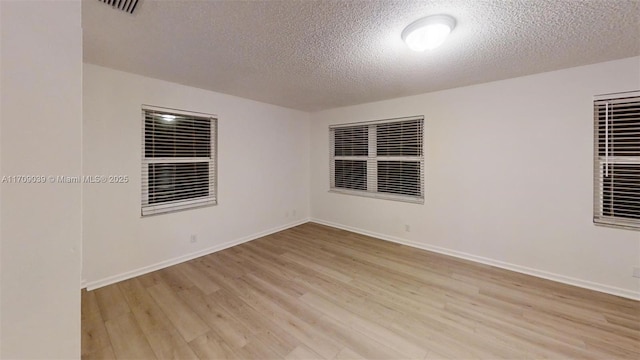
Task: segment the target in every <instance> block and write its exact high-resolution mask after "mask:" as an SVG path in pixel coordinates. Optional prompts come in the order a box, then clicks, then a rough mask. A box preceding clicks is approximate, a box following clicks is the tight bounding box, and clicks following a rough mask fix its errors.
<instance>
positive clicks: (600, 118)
mask: <svg viewBox="0 0 640 360" xmlns="http://www.w3.org/2000/svg"><path fill="white" fill-rule="evenodd" d="M593 107H594V122H595V124H594V134H595V136H594V144H595V146H594V172H595V174H594V211H593V213H594V214H593V221H594V223H596V224H604V225H613V226H619V227H626V228H634V229H640V91H635V92H628V93H622V94H612V95H603V96H598V97H596V99H595V101H594V103H593Z"/></svg>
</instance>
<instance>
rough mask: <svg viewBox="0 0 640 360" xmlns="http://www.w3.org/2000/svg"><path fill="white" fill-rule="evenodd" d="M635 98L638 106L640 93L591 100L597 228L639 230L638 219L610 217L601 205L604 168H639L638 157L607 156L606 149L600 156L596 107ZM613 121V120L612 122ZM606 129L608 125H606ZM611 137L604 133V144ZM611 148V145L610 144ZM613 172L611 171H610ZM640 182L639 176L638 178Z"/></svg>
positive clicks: (616, 94) (594, 204) (595, 221)
mask: <svg viewBox="0 0 640 360" xmlns="http://www.w3.org/2000/svg"><path fill="white" fill-rule="evenodd" d="M634 98H637V99H638V100H637V101H638V106H640V91H629V92H624V93H613V94H604V95H597V96H594V99H593V126H594V129H593V134H594V136H593V144H594V145H593V223H594V224H595V225H598V226H607V227H614V228H623V229H630V230H640V219H633V218H628V217H623V216H610V215H607V214H605V210H604V208H605V206H604V204H603V202H604V197H605V190H604V187H605V175H604V173H605V172H606V170H603V169H604V167H605V166H606V165H607V164H608V165H614V166H615V165H638V166H639V167H640V156H633V155H618V156H610V155H608V149H605V155H604V156H602V155H600V150H601V141H602V135H601V130H600V122H601V118H600V114H599V109H598V106H602V104H603V103H605V104H607V103H608V104H617V103H626V102H628V99H634ZM612 121H613V120H612ZM607 127H608V125H607ZM612 136H613V133H609V132H608V131H607V132H606V133H605V142H608V139H609V138H611V137H612ZM638 137H639V139H638V144H639V145H640V136H638ZM612 146H613V144H612ZM612 171H613V170H612ZM638 181H640V175H639V176H638Z"/></svg>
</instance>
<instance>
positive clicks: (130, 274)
mask: <svg viewBox="0 0 640 360" xmlns="http://www.w3.org/2000/svg"><path fill="white" fill-rule="evenodd" d="M309 221H310V219H309V218H305V219H302V220H299V221H295V222H292V223H289V224H286V225H282V226H277V227H274V228H271V229H268V230H265V231H261V232H259V233H255V234H252V235H248V236H245V237H242V238H240V239H235V240H231V241H227V242H225V243H222V244H219V245H215V246H212V247H209V248H206V249H202V250H199V251H196V252H193V253H189V254H186V255H182V256H178V257H175V258H172V259H168V260H165V261H161V262H158V263H155V264H153V265H148V266H144V267H141V268H139V269H135V270H131V271H127V272H124V273H121V274H117V275H113V276H109V277H106V278H104V279H100V280H95V281H86V280H84V281H83V282H82V284H81V288H86V289H87V290H89V291H91V290H95V289H98V288H101V287H103V286H107V285H111V284H114V283H117V282H120V281H124V280H128V279H131V278H134V277H136V276H140V275H144V274H148V273H150V272H153V271H156V270H160V269H164V268H166V267H169V266H172V265H176V264H180V263H183V262H185V261H189V260H193V259H195V258H199V257H201V256H205V255H209V254H212V253H215V252H218V251H221V250H224V249H228V248H230V247H233V246H236V245H240V244H244V243H246V242H249V241H252V240H255V239H258V238H261V237H264V236H267V235H271V234H273V233H277V232H279V231H282V230H286V229H289V228H292V227H296V226H298V225H302V224H305V223H307V222H309Z"/></svg>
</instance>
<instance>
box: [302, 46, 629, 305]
mask: <svg viewBox="0 0 640 360" xmlns="http://www.w3.org/2000/svg"><path fill="white" fill-rule="evenodd" d="M639 88H640V58H638V57H635V58H629V59H623V60H619V61H612V62H607V63H601V64H596V65H589V66H583V67H577V68H571V69H566V70H561V71H555V72H549V73H543V74H538V75H533V76H527V77H521V78H515V79H509V80H504V81H498V82H493V83H487V84H481V85H476V86H469V87H464V88H458V89H453V90H447V91H441V92H435V93H429V94H423V95H418V96H412V97H406V98H400V99H393V100H388V101H381V102H376V103H370V104H364V105H359V106H351V107H345V108H338V109H332V110H327V111H322V112H319V113H315V114H312V118H311V204H312V218H313V219H315V220H318V221H321V222H328V223H331V224H334V225H339V226H342V227H346V228H351V229H355V230H357V231H361V232H366V233H370V234H375V235H377V236H380V237H384V238H386V239H390V240H394V241H400V242H405V243H409V244H412V245H414V246H418V247H422V248H427V249H432V250H438V251H442V252H446V253H450V254H455V255H457V256H463V257H467V258H471V259H475V260H479V261H483V262H486V263H490V264H495V265H499V266H503V267H507V268H511V269H516V270H519V271H524V272H529V273H532V274H536V275H539V276H543V277H549V278H552V279H556V280H560V281H564V282H569V283H574V284H578V285H580V286H585V287H591V288H595V289H599V290H603V291H608V292H611V293H616V294H620V295H623V296H628V297H635V298H640V280H639V279H637V278H632V276H631V274H632V267H633V266H639V265H640V232H638V231H629V230H621V229H612V228H604V227H596V226H594V225H593V224H592V220H591V219H592V196H593V195H592V189H593V188H592V176H593V174H592V169H593V165H592V154H593V133H592V131H593V125H592V122H593V120H592V119H593V109H592V106H593V105H592V103H593V100H592V97H593V95H596V94H602V93H610V92H618V91H628V90H637V89H639ZM409 115H424V116H425V141H424V144H425V167H426V175H425V184H426V185H425V194H426V197H425V204H424V205H415V204H407V203H401V202H393V201H386V200H378V199H370V198H364V197H356V196H348V195H341V194H335V193H328V192H327V191H328V187H329V159H328V155H329V150H328V125H329V124H338V123H345V122H354V121H365V120H375V119H384V118H394V117H401V116H409ZM404 224H409V225H410V226H411V232H405V231H404Z"/></svg>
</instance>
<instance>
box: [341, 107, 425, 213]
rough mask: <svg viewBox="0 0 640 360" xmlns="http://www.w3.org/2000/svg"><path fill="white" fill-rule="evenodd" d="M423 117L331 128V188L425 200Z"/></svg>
mask: <svg viewBox="0 0 640 360" xmlns="http://www.w3.org/2000/svg"><path fill="white" fill-rule="evenodd" d="M423 127H424V118H423V117H422V116H418V117H410V118H401V119H389V120H379V121H373V122H366V123H356V124H347V125H335V126H331V127H330V129H329V134H330V150H331V158H330V160H331V164H330V167H331V174H330V177H331V179H330V184H331V190H332V191H336V192H347V193H354V194H359V195H365V196H373V197H380V198H389V199H395V200H404V201H411V202H423V199H424V196H423V189H424V154H423Z"/></svg>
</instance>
